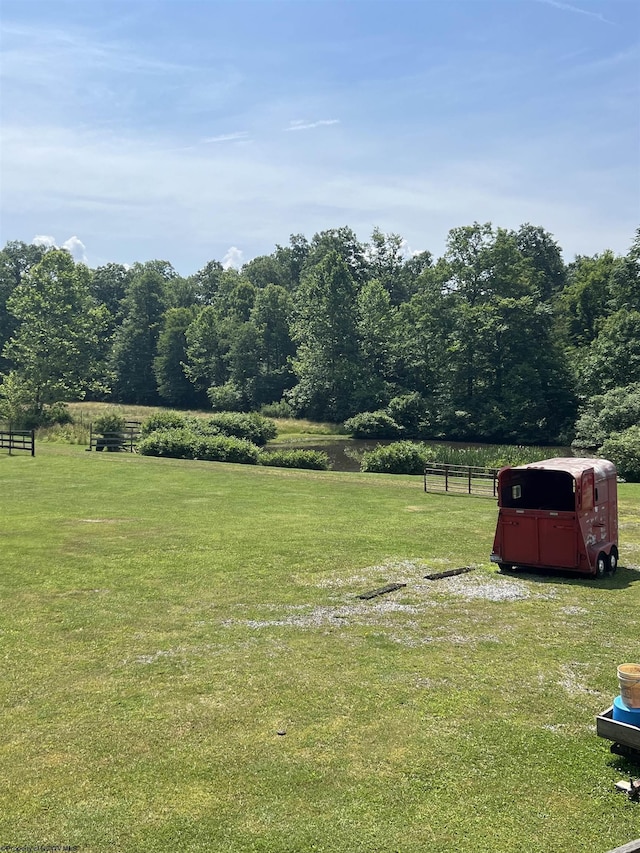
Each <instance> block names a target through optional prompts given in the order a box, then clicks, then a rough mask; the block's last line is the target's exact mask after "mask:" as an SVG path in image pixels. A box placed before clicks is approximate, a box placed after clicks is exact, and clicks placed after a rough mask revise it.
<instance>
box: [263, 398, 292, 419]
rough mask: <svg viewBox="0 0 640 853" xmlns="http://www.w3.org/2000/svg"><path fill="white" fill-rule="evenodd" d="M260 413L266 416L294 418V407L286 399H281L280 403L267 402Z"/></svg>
mask: <svg viewBox="0 0 640 853" xmlns="http://www.w3.org/2000/svg"><path fill="white" fill-rule="evenodd" d="M260 414H261V415H264V416H265V418H292V417H293V409H292V408H291V406H290V405H289V403H287V401H286V400H280V402H279V403H266V404H265V405H264V406H263V407H262V408H261V409H260Z"/></svg>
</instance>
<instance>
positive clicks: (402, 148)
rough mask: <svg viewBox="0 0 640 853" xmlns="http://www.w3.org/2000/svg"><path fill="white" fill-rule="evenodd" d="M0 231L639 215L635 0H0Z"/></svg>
mask: <svg viewBox="0 0 640 853" xmlns="http://www.w3.org/2000/svg"><path fill="white" fill-rule="evenodd" d="M0 24H1V27H2V41H1V45H0V46H1V49H2V58H1V60H0V85H1V89H0V121H1V126H2V148H1V150H0V178H1V185H0V193H1V195H0V201H1V218H0V242H1V244H2V245H4V243H5V242H6V241H7V240H24V241H26V242H30V241H32V240H33V239H34V238H36V237H38V238H41V239H42V240H44V241H47V240H54V241H55V242H56V244H58V245H63V244H66V245H67V246H68V247H69V248H71V249H72V251H73V252H74V255H75V256H76V257H77V258H79V259H84V260H86V261H87V262H88V263H89V265H90V266H92V267H95V266H99V265H101V264H104V263H107V262H109V261H116V262H119V263H133V262H134V261H136V260H139V261H145V260H149V259H152V258H162V259H165V260H168V261H171V262H172V263H173V265H174V266H175V267H176V269H177V270H178V271H179V272H180V273H182V274H185V275H187V274H190V273H193V272H195V271H196V270H198V269H200V268H201V267H202V266H204V264H205V263H206V262H207V261H209V260H211V259H214V258H215V259H218V260H221V261H222V260H224V261H225V263H226V264H231V263H234V264H236V265H237V264H238V263H240V262H241V261H243V260H244V261H247V260H250V259H251V258H252V257H255V256H256V255H259V254H268V253H270V252H272V251H273V249H274V247H275V245H276V243H280V244H286V243H287V242H288V239H289V235H290V234H292V233H303V234H305V235H306V236H307V237H309V238H310V237H312V236H313V234H314V233H315V232H317V231H320V230H323V229H326V228H333V227H340V226H342V225H348V226H350V227H352V228H353V229H354V230H355V232H356V233H357V235H358V237H360V239H361V240H366V239H368V237H369V236H370V234H371V232H372V230H373V228H374V227H376V226H377V227H379V228H381V229H382V230H383V231H385V232H394V233H398V234H401V235H402V236H403V237H404V238H405V240H406V250H407V252H408V253H409V252H415V251H421V250H425V249H429V250H430V251H431V252H433V253H434V254H435V255H440V254H442V253H443V251H444V248H445V241H446V237H447V233H448V231H449V229H451V228H454V227H457V226H459V225H468V224H471V223H472V222H474V221H479V222H486V221H491V222H493V224H494V225H496V226H501V227H505V228H517V227H518V226H519V225H521V224H522V223H524V222H530V223H532V224H534V225H541V226H542V227H544V228H545V229H547V230H548V231H550V232H551V233H552V234H553V235H554V236H555V238H556V240H557V241H558V242H559V244H560V246H561V247H562V249H563V252H564V257H565V260H567V261H570V260H572V258H573V257H574V255H575V254H578V253H579V254H589V255H591V254H595V253H596V252H602V251H603V250H605V249H607V248H610V249H613V250H614V251H615V252H617V253H625V252H626V251H627V250H628V248H629V245H630V243H631V240H632V238H633V235H634V231H635V229H636V228H637V227H638V225H640V2H637V0H567V2H564V0H406V2H405V0H393V2H389V0H377V2H371V0H255V1H253V0H252V2H250V0H235V2H219V0H199V2H192V1H191V0H126V2H120V0H66V2H64V0H45V1H44V2H39V0H3V2H2V6H1V7H0Z"/></svg>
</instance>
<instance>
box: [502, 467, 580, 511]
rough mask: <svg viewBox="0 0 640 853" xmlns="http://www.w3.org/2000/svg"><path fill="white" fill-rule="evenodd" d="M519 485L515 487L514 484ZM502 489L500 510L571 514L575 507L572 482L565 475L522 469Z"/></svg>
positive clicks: (569, 477) (570, 478)
mask: <svg viewBox="0 0 640 853" xmlns="http://www.w3.org/2000/svg"><path fill="white" fill-rule="evenodd" d="M514 479H517V480H518V482H517V483H514V482H513V480H514ZM504 485H505V486H506V488H503V489H502V506H505V507H513V508H518V509H542V510H552V511H554V512H573V511H575V506H576V496H575V480H574V479H573V477H572V476H571V474H569V473H568V472H567V471H545V470H544V469H536V468H529V469H521V470H518V472H517V474H516V473H515V472H513V476H512V479H511V482H510V483H505V484H504Z"/></svg>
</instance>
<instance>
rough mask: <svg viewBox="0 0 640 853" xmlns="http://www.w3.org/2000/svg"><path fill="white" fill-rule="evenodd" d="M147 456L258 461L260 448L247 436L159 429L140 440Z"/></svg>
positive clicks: (140, 451)
mask: <svg viewBox="0 0 640 853" xmlns="http://www.w3.org/2000/svg"><path fill="white" fill-rule="evenodd" d="M138 453H141V454H142V455H143V456H166V457H170V458H172V459H204V460H207V461H210V462H240V463H242V464H244V465H257V464H258V457H259V455H260V452H259V450H258V448H257V447H256V445H255V444H252V443H251V442H250V441H247V440H246V439H244V438H235V437H233V436H228V435H197V434H196V433H193V432H191V431H190V430H189V429H187V428H184V427H182V428H178V429H159V430H156V431H155V432H152V433H151V434H150V435H147V436H146V437H145V438H143V439H142V441H141V442H140V443H139V444H138Z"/></svg>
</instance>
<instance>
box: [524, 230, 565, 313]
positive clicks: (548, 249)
mask: <svg viewBox="0 0 640 853" xmlns="http://www.w3.org/2000/svg"><path fill="white" fill-rule="evenodd" d="M511 234H512V236H513V237H514V238H515V242H516V246H517V248H518V251H519V252H520V254H521V255H522V257H523V258H526V259H527V260H528V261H529V262H530V263H531V269H532V271H533V273H534V275H535V281H536V285H537V287H538V290H539V294H540V296H541V298H542V299H543V300H548V299H550V298H551V297H552V296H553V295H554V294H556V293H559V292H560V291H561V290H562V288H563V287H564V285H565V282H566V267H565V265H564V261H563V260H562V252H561V249H560V246H559V245H558V243H557V242H556V241H555V240H554V239H553V235H552V234H550V233H549V232H548V231H545V230H544V228H540V227H539V226H536V225H530V224H529V223H528V222H527V223H525V224H524V225H521V226H520V228H519V229H518V230H517V231H515V232H511Z"/></svg>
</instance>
